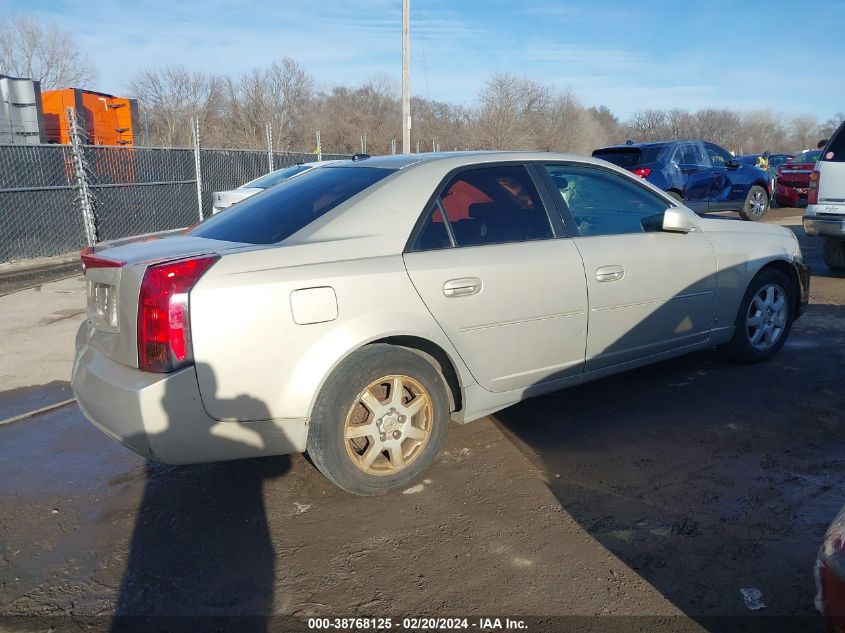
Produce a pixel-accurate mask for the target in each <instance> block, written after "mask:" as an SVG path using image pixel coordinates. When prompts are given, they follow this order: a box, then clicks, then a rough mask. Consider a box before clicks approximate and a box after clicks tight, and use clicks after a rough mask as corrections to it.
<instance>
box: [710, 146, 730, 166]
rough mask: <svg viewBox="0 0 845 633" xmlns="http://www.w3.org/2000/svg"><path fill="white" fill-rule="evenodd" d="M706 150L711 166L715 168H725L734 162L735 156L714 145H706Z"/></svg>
mask: <svg viewBox="0 0 845 633" xmlns="http://www.w3.org/2000/svg"><path fill="white" fill-rule="evenodd" d="M704 149H705V150H706V151H707V156H708V157H709V158H710V164H711V165H713V167H724V166H726V165H727V164H728V163H729V162H731V161H732V160H733V156H731V155H730V154H729V153H728V151H727V150H724V149H722V148H721V147H719V146H718V145H714V144H713V143H705V144H704Z"/></svg>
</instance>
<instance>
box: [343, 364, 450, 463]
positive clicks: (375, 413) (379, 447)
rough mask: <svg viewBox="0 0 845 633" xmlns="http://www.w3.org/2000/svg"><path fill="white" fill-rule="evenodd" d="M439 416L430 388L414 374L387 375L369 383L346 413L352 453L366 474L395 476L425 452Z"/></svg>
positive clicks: (347, 440)
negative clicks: (436, 416)
mask: <svg viewBox="0 0 845 633" xmlns="http://www.w3.org/2000/svg"><path fill="white" fill-rule="evenodd" d="M433 420H434V409H433V407H432V404H431V395H429V393H428V391H426V389H425V387H423V386H422V385H421V384H420V383H419V382H418V381H417V380H414V379H413V378H411V377H410V376H404V375H391V376H384V377H383V378H379V379H378V380H374V381H373V382H371V383H370V384H369V385H367V387H366V388H365V389H363V390H362V391H361V393H359V394H358V395H357V396H356V398H355V401H354V402H353V404H352V406H351V407H350V409H349V412H348V413H347V414H346V421H345V422H344V424H343V437H344V440H343V441H344V444H345V446H346V452H347V454H348V455H349V458H350V459H351V460H352V463H353V464H355V465H356V466H357V467H358V468H360V469H361V470H363V471H364V472H365V473H368V474H370V475H393V474H395V473H398V472H399V471H401V470H403V469H405V468H407V466H408V465H409V464H410V463H412V462H413V461H414V460H415V459H416V458H417V457H419V455H420V453H422V451H423V449H424V448H425V446H426V444H427V443H428V440H429V438H430V437H431V430H432V426H433Z"/></svg>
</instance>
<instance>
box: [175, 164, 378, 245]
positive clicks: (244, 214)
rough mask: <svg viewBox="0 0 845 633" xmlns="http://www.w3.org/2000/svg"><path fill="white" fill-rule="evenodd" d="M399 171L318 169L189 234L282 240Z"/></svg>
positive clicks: (250, 240) (245, 240)
mask: <svg viewBox="0 0 845 633" xmlns="http://www.w3.org/2000/svg"><path fill="white" fill-rule="evenodd" d="M394 171H395V170H393V169H380V168H377V167H321V168H320V169H312V170H311V171H309V172H307V173H304V174H301V175H299V176H297V177H296V178H291V179H289V180H286V181H284V182H282V183H280V184H279V185H276V186H275V187H271V188H270V189H265V190H264V191H263V192H261V193H259V194H256V195H254V196H252V197H250V198H247V199H246V200H244V201H243V202H239V203H238V204H236V205H234V206H232V207H230V208H229V209H227V210H226V211H224V212H222V213H218V214H217V215H215V216H212V217H211V218H209V219H207V220H206V221H204V222H202V223H201V224H199V225H198V226H197V227H195V228H194V229H192V230H190V231H188V234H189V235H194V236H196V237H206V238H209V239H212V240H223V241H227V242H241V243H244V244H277V243H279V242H281V241H282V240H285V239H287V238H289V237H290V236H291V235H293V234H294V233H296V232H298V231H300V230H302V229H303V228H305V227H306V226H308V225H309V224H311V222H313V221H314V220H316V219H317V218H319V217H321V216H323V215H325V214H326V213H328V212H329V211H331V210H332V209H334V208H335V207H337V206H338V205H340V204H342V203H344V202H346V201H347V200H349V199H350V198H351V197H352V196H355V195H357V194H359V193H361V192H362V191H364V190H365V189H367V188H368V187H371V186H372V185H374V184H375V183H377V182H378V181H380V180H382V179H384V178H386V177H387V176H389V175H390V174H392V173H393V172H394Z"/></svg>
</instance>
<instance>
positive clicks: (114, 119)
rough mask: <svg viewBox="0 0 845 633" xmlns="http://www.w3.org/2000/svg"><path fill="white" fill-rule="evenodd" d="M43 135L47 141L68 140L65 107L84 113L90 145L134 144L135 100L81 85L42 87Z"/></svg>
mask: <svg viewBox="0 0 845 633" xmlns="http://www.w3.org/2000/svg"><path fill="white" fill-rule="evenodd" d="M41 106H42V111H43V112H44V136H45V138H46V140H47V142H48V143H60V144H68V143H70V132H69V130H68V123H67V109H68V108H73V109H74V110H75V111H76V112H77V113H81V114H82V115H83V116H84V121H85V132H86V133H87V134H88V143H90V144H91V145H134V144H135V133H134V130H135V127H136V126H135V121H136V120H137V112H138V102H137V101H136V100H135V99H124V98H123V97H115V96H114V95H107V94H105V93H102V92H92V91H90V90H82V89H81V88H64V89H62V90H44V91H42V92H41Z"/></svg>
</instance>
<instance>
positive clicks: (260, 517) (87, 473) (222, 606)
mask: <svg viewBox="0 0 845 633" xmlns="http://www.w3.org/2000/svg"><path fill="white" fill-rule="evenodd" d="M798 215H800V211H796V210H788V209H787V210H777V211H773V212H771V213H770V215H769V216H768V217H767V220H768V221H774V222H778V223H782V224H785V225H791V228H793V229H794V230H795V231H796V232H797V233H799V235H800V236H801V240H802V246H803V248H804V252H805V259H806V260H807V261H808V262H809V264H810V266H811V267H812V270H813V274H814V278H813V286H812V305H811V307H810V309H809V310H808V312H807V314H806V315H805V316H804V317H803V318H802V319H801V320H799V321H798V322H797V323H796V325H795V328H794V330H793V333H792V335H791V337H790V340H789V341H788V343H787V345H786V346H785V348H784V349H783V351H782V352H781V353H780V354H779V356H778V357H777V358H776V359H775V360H774V361H772V362H770V363H768V364H765V365H758V366H740V365H733V364H729V363H726V362H724V361H723V360H722V359H721V358H720V357H719V356H718V355H717V354H715V353H710V352H707V353H699V354H695V355H692V356H689V357H686V358H681V359H677V360H673V361H669V362H665V363H662V364H659V365H656V366H653V367H650V368H645V369H641V370H638V371H634V372H629V373H627V374H624V375H620V376H617V377H613V378H609V379H605V380H602V381H599V382H595V383H592V384H589V385H585V386H583V387H579V388H574V389H570V390H567V391H563V392H560V393H558V394H554V395H550V396H545V397H542V398H537V399H534V400H530V401H527V402H524V403H522V404H520V405H517V406H514V407H511V408H510V409H507V410H505V411H502V412H500V413H499V414H497V415H495V416H491V417H490V418H487V419H485V420H481V421H478V422H475V423H472V424H469V425H467V426H463V427H453V428H452V429H451V432H450V435H449V438H448V441H447V445H446V448H445V450H444V451H443V453H442V455H441V456H440V458H439V459H438V460H437V463H436V464H435V466H434V467H433V468H432V469H431V470H430V471H429V472H428V473H427V475H426V480H425V481H423V482H421V483H420V485H419V486H415V487H412V488H409V489H408V490H405V491H404V492H398V493H395V494H391V495H388V496H385V497H381V498H377V499H361V498H357V497H352V496H349V495H347V494H345V493H343V492H341V491H339V490H337V489H335V488H333V487H332V486H331V485H330V484H329V483H328V482H327V481H326V480H325V479H324V478H323V477H322V476H320V475H319V473H318V472H317V471H316V470H315V469H314V468H313V467H312V466H311V465H310V464H309V463H308V461H307V460H306V458H304V457H302V456H299V455H297V456H292V457H282V458H274V459H264V460H250V461H241V462H232V463H226V464H211V465H203V466H191V467H167V466H161V465H155V464H145V463H144V461H143V460H142V459H140V458H139V457H137V456H135V455H134V454H132V453H130V452H128V451H127V450H125V449H124V448H123V447H121V446H119V445H117V444H116V443H114V442H113V441H111V440H110V439H108V438H107V437H105V436H104V435H103V434H101V433H100V432H99V431H97V430H95V429H94V428H93V427H92V426H91V425H90V424H89V423H88V422H86V421H85V420H84V418H83V416H82V415H81V413H80V412H79V410H78V408H77V407H76V405H75V404H72V405H68V406H65V407H63V408H59V409H56V410H54V411H50V412H48V413H45V414H41V415H37V416H34V417H31V418H28V419H26V420H24V421H21V422H16V423H14V424H7V425H2V426H0V630H16V629H25V628H35V629H39V627H40V628H41V629H44V630H48V629H46V628H45V627H49V626H53V627H56V628H58V629H60V630H61V629H80V630H82V629H86V628H88V627H94V628H104V627H105V628H107V627H109V626H112V627H113V629H114V630H121V627H122V625H125V626H129V625H131V624H134V625H138V624H139V623H141V624H142V626H141V628H140V629H139V630H141V629H143V630H168V629H167V627H169V626H170V625H171V624H172V621H166V620H163V619H160V618H156V617H153V618H152V619H143V620H139V619H133V618H130V619H128V620H118V621H116V622H112V621H111V616H112V615H113V614H114V613H119V614H123V615H128V616H206V617H207V618H209V619H206V620H201V621H196V620H189V621H188V622H189V623H191V628H194V629H196V630H206V629H208V630H212V629H213V630H223V629H224V628H227V627H228V628H231V629H232V630H238V629H249V630H267V629H278V630H289V629H290V628H292V627H294V626H295V622H299V621H303V622H306V623H307V618H308V617H309V616H356V615H360V616H365V615H370V616H393V617H394V628H396V618H400V619H401V618H402V617H403V616H418V615H440V616H458V615H460V616H473V617H475V616H502V617H503V616H506V615H510V616H545V617H546V619H544V620H542V621H539V620H530V625H531V629H530V630H535V631H540V630H552V629H553V628H555V627H561V628H564V627H565V628H567V630H588V629H590V627H595V626H597V625H596V622H598V623H599V625H598V628H593V629H591V630H617V628H618V629H619V630H622V629H623V628H624V630H656V629H660V630H667V631H668V630H672V631H674V630H696V629H698V630H713V631H716V630H720V631H721V630H725V631H727V630H738V629H739V628H740V625H742V626H746V625H749V624H750V625H754V624H759V625H760V626H761V627H762V628H760V629H759V630H786V629H787V628H788V627H796V628H798V627H800V628H802V630H819V631H820V630H821V625H820V623H819V622H818V621H817V620H816V619H815V618H814V610H813V594H814V585H813V575H812V569H813V562H814V558H815V553H816V550H817V547H818V545H819V543H820V539H821V536H822V534H823V532H824V530H825V528H826V526H827V524H828V523H829V522H830V520H831V519H832V518H833V516H834V515H835V513H836V512H837V511H838V509H839V508H840V507H841V506H842V504H843V503H845V495H843V493H842V490H843V489H845V443H844V442H843V439H845V418H844V416H843V415H842V411H843V405H845V391H843V387H842V383H843V380H845V279H843V277H842V276H837V275H834V274H832V273H830V272H829V271H828V270H827V269H826V268H825V267H824V265H823V263H822V262H821V253H820V242H819V241H818V240H814V239H810V238H807V237H806V236H804V235H803V231H802V230H801V229H800V226H799V225H798V224H799V222H798V221H797V220H795V219H794V218H795V216H798ZM61 284H64V285H61ZM56 288H59V289H66V290H56ZM38 291H40V292H47V293H49V292H56V293H60V294H57V295H56V297H57V298H56V300H55V302H53V303H55V306H56V307H55V308H53V312H54V313H56V314H59V315H61V314H65V313H67V312H68V311H69V310H72V306H71V307H68V305H67V303H68V301H69V299H68V297H67V296H66V295H67V294H68V293H73V292H76V293H78V296H79V300H80V302H81V301H82V300H83V295H82V294H81V291H82V289H81V284H78V282H77V283H74V282H73V281H65V282H59V285H58V286H55V287H53V286H50V285H49V284H47V285H45V286H44V287H43V288H42V289H39V290H38ZM38 291H36V290H26V291H22V292H20V293H15V294H12V295H9V296H6V297H2V298H0V310H5V311H6V312H7V313H9V314H11V311H12V309H13V308H14V309H17V310H20V306H21V305H22V304H21V302H24V303H26V302H34V303H32V305H33V306H35V307H33V310H36V311H37V310H43V311H45V312H44V314H35V315H34V316H33V321H32V323H33V325H32V326H31V329H32V330H33V331H32V332H31V333H30V334H29V336H30V337H31V339H32V341H33V346H36V347H38V341H39V331H40V330H39V328H56V327H68V328H69V327H70V326H68V325H64V324H61V325H57V322H56V321H53V320H51V318H52V317H51V313H50V311H49V310H50V306H51V305H52V304H53V303H51V301H50V300H48V299H45V298H44V296H39V297H35V296H34V295H27V293H34V292H38ZM45 296H46V295H45ZM26 305H30V303H26ZM21 318H23V317H21ZM50 331H51V332H52V334H51V336H50V337H48V338H47V339H45V340H48V341H52V340H53V339H55V338H56V337H57V336H60V335H62V336H63V332H64V330H62V331H55V330H50ZM20 335H21V334H20V332H17V334H15V332H12V333H11V334H10V336H18V337H20ZM71 336H72V335H71ZM0 345H3V344H2V343H0ZM66 353H67V351H66V350H65V349H64V348H62V350H61V351H56V354H55V356H56V358H54V359H52V362H47V360H45V359H44V358H43V357H44V356H45V353H44V350H43V349H41V348H39V350H38V351H37V352H33V357H34V358H36V359H37V360H38V362H39V363H42V364H41V365H39V367H43V369H42V370H41V374H40V375H41V376H42V379H41V380H37V377H34V378H33V380H32V381H31V382H30V386H23V387H21V388H18V389H15V390H12V391H5V392H3V393H0V420H2V419H6V418H9V417H11V416H15V415H18V414H19V413H21V412H22V411H26V410H30V408H31V409H34V408H38V407H40V406H43V404H45V403H49V402H57V401H60V400H63V399H65V398H67V397H69V395H68V394H67V383H66V377H62V376H60V375H58V374H56V373H55V372H56V369H55V367H60V368H61V367H63V366H64V365H63V362H64V361H63V359H64V356H63V354H66ZM47 355H48V356H49V354H47ZM2 356H3V357H4V358H5V360H4V361H3V363H5V364H4V365H2V366H0V375H2V374H3V373H4V370H5V371H6V372H7V373H9V366H10V364H11V366H14V364H21V365H26V363H27V362H28V358H27V353H26V351H25V350H24V351H22V350H21V348H20V346H18V347H16V348H15V356H16V357H15V358H14V359H10V358H9V357H8V356H9V354H7V353H6V350H4V354H3V355H2ZM741 588H757V589H759V590H760V591H761V592H762V601H763V602H764V603H765V605H766V606H765V608H762V609H760V610H757V611H750V610H749V609H748V607H747V606H746V604H745V603H744V601H743V598H742V595H741V593H740V589H741ZM270 615H273V616H276V617H275V619H272V618H271V619H268V620H265V619H263V618H255V617H252V616H270ZM33 616H41V617H47V619H46V620H39V621H36V620H34V619H33ZM218 616H235V617H237V618H240V619H235V620H225V621H224V620H219V619H215V618H217V617H218ZM551 616H582V617H581V619H577V618H576V619H570V620H556V619H554V618H552V617H551ZM594 616H606V617H604V618H601V619H599V620H595V619H594ZM621 616H637V617H628V618H623V617H621ZM658 616H659V617H658ZM767 616H768V617H767ZM772 616H781V617H776V618H773V617H772ZM787 617H788V618H789V619H786V618H787ZM285 618H289V619H285ZM714 618H716V619H714ZM724 618H727V619H724ZM164 622H169V623H170V624H167V625H165V624H164ZM183 623H184V622H183ZM472 623H474V621H471V622H470V624H472ZM157 627H158V628H157ZM629 627H630V628H629ZM471 628H472V627H471ZM476 628H477V627H476Z"/></svg>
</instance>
